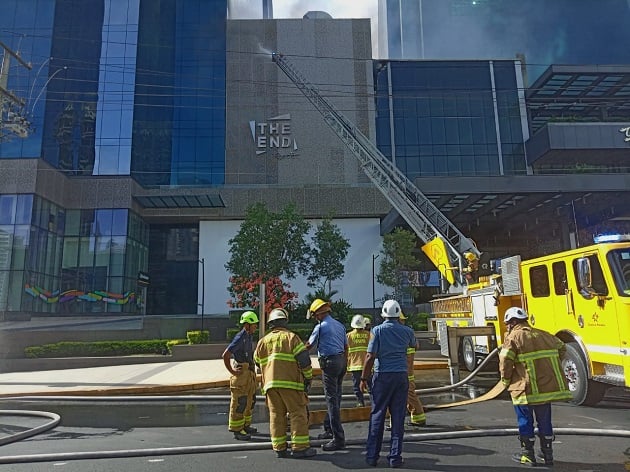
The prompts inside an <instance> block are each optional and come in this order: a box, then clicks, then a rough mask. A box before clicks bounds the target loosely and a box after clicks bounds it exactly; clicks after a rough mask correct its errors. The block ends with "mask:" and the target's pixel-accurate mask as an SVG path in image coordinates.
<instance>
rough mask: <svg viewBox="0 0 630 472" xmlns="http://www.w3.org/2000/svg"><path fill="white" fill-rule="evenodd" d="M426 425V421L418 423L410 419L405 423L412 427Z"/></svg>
mask: <svg viewBox="0 0 630 472" xmlns="http://www.w3.org/2000/svg"><path fill="white" fill-rule="evenodd" d="M426 425H427V422H426V421H421V422H419V423H414V422H413V421H410V422H409V423H407V426H410V427H412V428H422V427H424V426H426Z"/></svg>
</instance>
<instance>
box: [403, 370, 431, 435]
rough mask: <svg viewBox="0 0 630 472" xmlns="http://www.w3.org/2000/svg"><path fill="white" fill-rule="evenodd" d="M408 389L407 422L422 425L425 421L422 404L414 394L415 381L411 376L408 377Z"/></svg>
mask: <svg viewBox="0 0 630 472" xmlns="http://www.w3.org/2000/svg"><path fill="white" fill-rule="evenodd" d="M408 379H409V389H408V390H407V409H408V410H409V415H410V416H411V417H410V418H409V421H411V422H412V423H424V422H425V421H426V420H427V417H426V415H425V414H424V408H423V406H422V402H421V401H420V399H419V398H418V395H417V394H416V379H415V377H414V375H413V374H411V375H409V376H408Z"/></svg>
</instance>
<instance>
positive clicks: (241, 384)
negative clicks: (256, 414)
mask: <svg viewBox="0 0 630 472" xmlns="http://www.w3.org/2000/svg"><path fill="white" fill-rule="evenodd" d="M239 365H240V366H241V367H242V369H241V372H240V373H239V374H238V375H232V376H231V377H230V418H229V422H228V429H229V430H230V431H234V432H238V431H242V430H243V428H245V427H246V426H249V425H250V424H252V407H253V405H254V403H255V401H256V373H255V372H254V371H253V370H251V369H250V368H249V364H248V363H247V362H244V363H241V364H239Z"/></svg>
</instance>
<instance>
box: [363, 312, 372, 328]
mask: <svg viewBox="0 0 630 472" xmlns="http://www.w3.org/2000/svg"><path fill="white" fill-rule="evenodd" d="M363 322H364V323H365V326H366V327H367V326H368V325H371V324H372V317H371V316H370V315H363Z"/></svg>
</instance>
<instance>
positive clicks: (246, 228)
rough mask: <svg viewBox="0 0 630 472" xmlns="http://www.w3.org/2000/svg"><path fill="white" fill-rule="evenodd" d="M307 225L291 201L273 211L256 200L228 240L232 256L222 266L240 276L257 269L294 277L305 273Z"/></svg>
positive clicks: (267, 272) (273, 275) (261, 272)
mask: <svg viewBox="0 0 630 472" xmlns="http://www.w3.org/2000/svg"><path fill="white" fill-rule="evenodd" d="M309 229H310V224H309V223H308V222H307V221H306V220H304V218H303V217H302V216H301V215H300V214H299V213H298V212H297V210H296V208H295V205H293V204H290V205H288V206H286V207H285V208H284V210H282V212H280V213H272V212H270V211H269V210H268V209H267V207H266V206H265V204H264V203H256V204H254V205H252V206H250V207H249V208H248V209H247V211H246V213H245V220H244V221H243V223H242V224H241V227H240V229H239V231H238V233H237V234H236V236H234V237H233V238H232V239H230V240H229V241H228V243H229V245H230V254H231V257H230V260H229V261H228V262H227V264H225V268H226V269H227V270H229V271H230V273H232V274H234V275H235V276H239V277H249V276H251V274H254V273H257V274H265V275H266V276H267V277H269V278H273V277H282V276H284V277H286V278H287V279H293V278H294V277H295V275H296V273H298V272H299V273H301V274H305V273H306V271H307V268H308V262H309V260H308V259H309V257H308V256H309V246H308V244H307V242H306V234H307V233H308V231H309Z"/></svg>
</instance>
